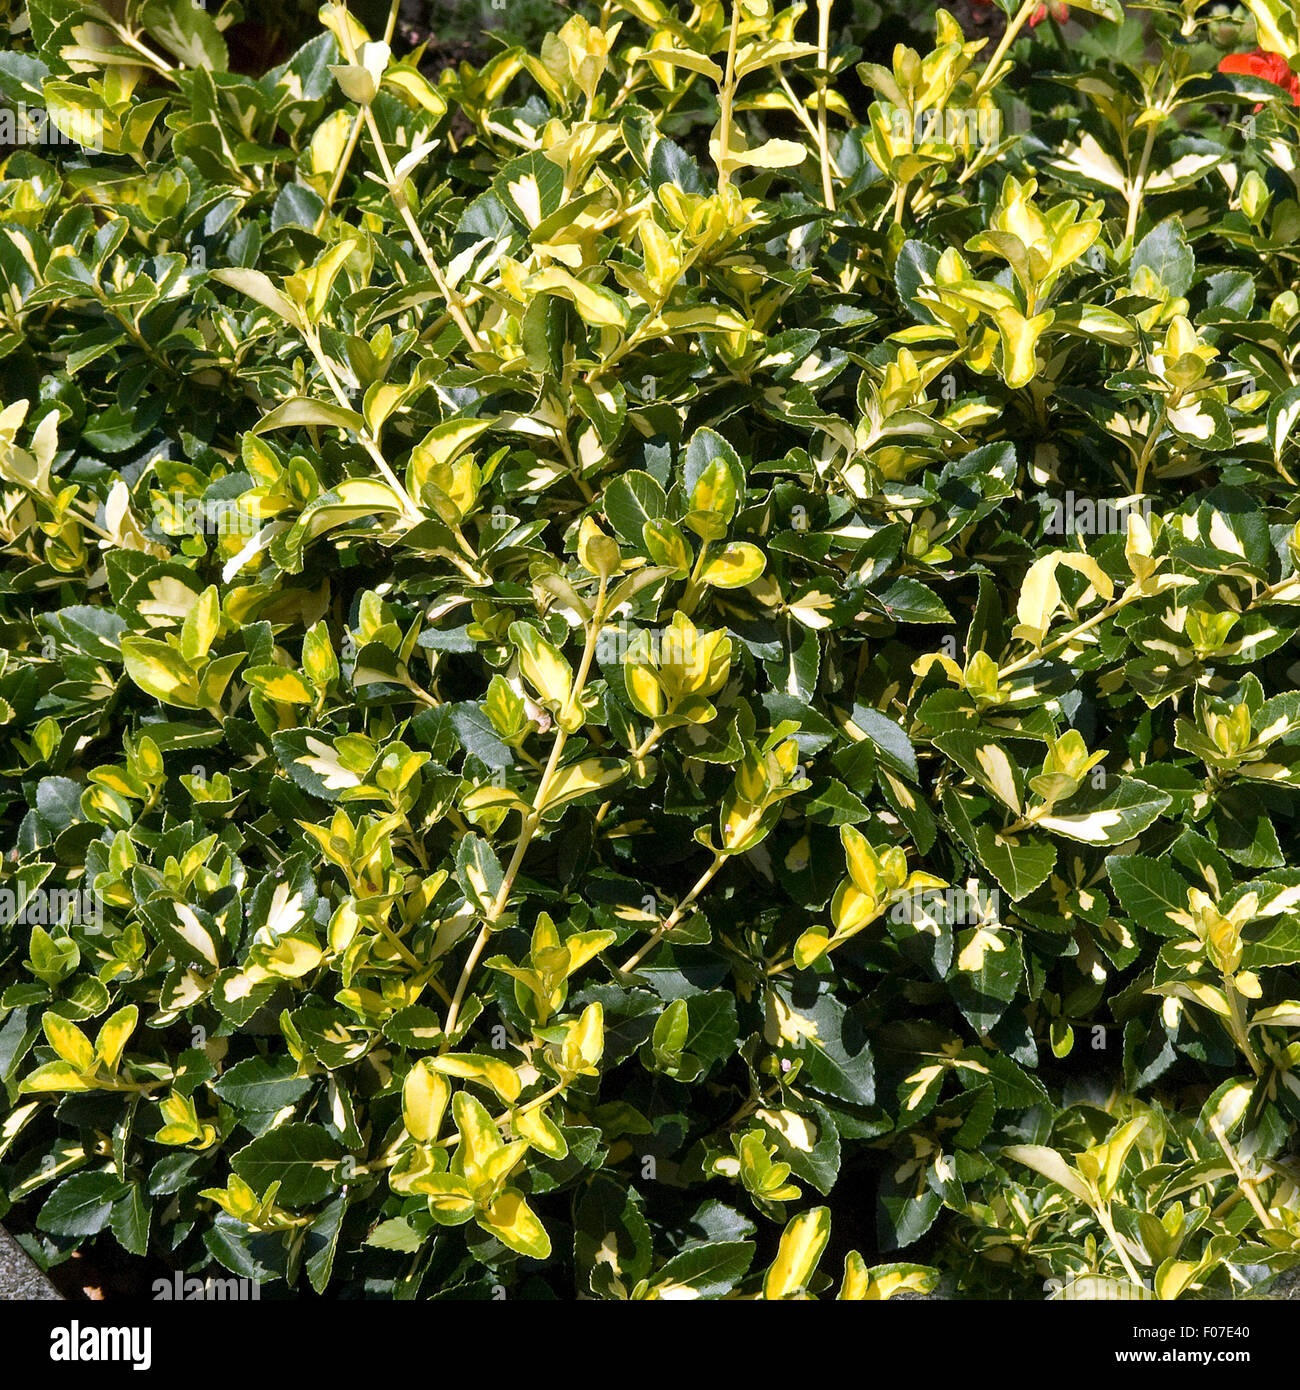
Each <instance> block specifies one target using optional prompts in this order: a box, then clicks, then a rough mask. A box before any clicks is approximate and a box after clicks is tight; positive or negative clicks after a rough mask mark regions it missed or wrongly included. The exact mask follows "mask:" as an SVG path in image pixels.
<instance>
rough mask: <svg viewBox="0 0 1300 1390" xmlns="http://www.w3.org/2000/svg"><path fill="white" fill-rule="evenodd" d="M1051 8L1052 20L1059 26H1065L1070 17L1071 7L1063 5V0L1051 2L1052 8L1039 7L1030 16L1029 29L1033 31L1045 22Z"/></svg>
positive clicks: (1052, 0) (1046, 6)
mask: <svg viewBox="0 0 1300 1390" xmlns="http://www.w3.org/2000/svg"><path fill="white" fill-rule="evenodd" d="M1049 8H1050V9H1051V11H1052V18H1053V19H1055V20H1056V22H1057V23H1058V24H1064V23H1065V21H1066V20H1067V19H1069V17H1070V7H1069V5H1064V4H1062V3H1061V0H1051V4H1050V6H1049V5H1039V7H1038V8H1037V9H1036V10H1035V11H1034V12H1033V14H1031V15H1030V16H1029V27H1030V28H1031V29H1033V28H1034V27H1035V26H1037V25H1039V24H1041V23H1042V22H1043V20H1045V19H1046V18H1047V11H1048V9H1049Z"/></svg>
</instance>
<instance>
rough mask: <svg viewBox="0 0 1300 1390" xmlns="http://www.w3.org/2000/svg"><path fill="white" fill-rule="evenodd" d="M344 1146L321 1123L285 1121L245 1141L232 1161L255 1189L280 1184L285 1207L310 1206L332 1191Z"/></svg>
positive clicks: (281, 1199) (260, 1189) (233, 1165)
mask: <svg viewBox="0 0 1300 1390" xmlns="http://www.w3.org/2000/svg"><path fill="white" fill-rule="evenodd" d="M342 1157H343V1149H342V1147H341V1146H340V1145H339V1143H338V1141H337V1140H335V1139H333V1138H331V1137H330V1135H329V1134H327V1133H326V1132H325V1130H323V1129H322V1128H321V1127H320V1126H319V1125H310V1124H297V1123H293V1124H286V1125H281V1126H280V1127H279V1129H273V1130H271V1131H269V1132H268V1133H266V1134H264V1135H262V1136H261V1137H260V1138H258V1139H254V1140H253V1142H252V1143H251V1144H245V1145H244V1147H243V1148H242V1149H240V1150H239V1151H238V1152H237V1153H235V1154H234V1155H233V1156H232V1157H231V1160H230V1166H231V1168H233V1169H234V1171H235V1173H236V1174H238V1176H239V1177H241V1178H243V1180H244V1181H245V1182H246V1183H247V1184H248V1185H249V1187H251V1188H252V1189H253V1191H254V1192H258V1193H261V1192H265V1191H266V1189H267V1188H268V1187H270V1185H271V1184H272V1183H273V1182H278V1183H279V1184H280V1190H279V1194H278V1197H277V1200H278V1201H279V1202H280V1203H281V1204H282V1205H284V1206H290V1207H309V1206H314V1205H315V1204H316V1203H318V1202H321V1201H323V1200H324V1199H325V1197H326V1196H327V1195H328V1194H329V1191H330V1188H331V1187H332V1186H333V1182H334V1172H335V1169H336V1168H337V1166H338V1163H339V1160H340V1159H341V1158H342Z"/></svg>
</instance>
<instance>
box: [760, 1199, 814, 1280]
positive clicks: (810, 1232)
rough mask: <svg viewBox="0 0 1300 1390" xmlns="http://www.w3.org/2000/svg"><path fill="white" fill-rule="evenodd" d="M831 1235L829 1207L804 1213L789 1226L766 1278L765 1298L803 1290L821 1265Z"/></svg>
mask: <svg viewBox="0 0 1300 1390" xmlns="http://www.w3.org/2000/svg"><path fill="white" fill-rule="evenodd" d="M830 1234H831V1213H830V1208H829V1207H814V1208H813V1209H812V1210H811V1211H805V1212H800V1214H799V1215H798V1216H796V1217H795V1218H794V1219H793V1220H792V1221H791V1222H790V1224H789V1225H788V1226H787V1227H786V1228H785V1232H784V1234H783V1235H782V1236H781V1245H780V1248H779V1249H778V1250H777V1254H776V1259H775V1260H774V1261H773V1263H772V1267H771V1269H769V1270H768V1271H767V1275H766V1277H765V1278H764V1280H763V1297H764V1298H766V1299H778V1298H789V1297H790V1296H791V1295H793V1294H797V1293H800V1292H802V1291H803V1290H804V1289H805V1288H806V1287H807V1285H808V1281H809V1280H810V1279H811V1278H812V1276H813V1272H814V1271H815V1270H816V1268H817V1261H818V1260H819V1259H820V1258H821V1253H822V1251H823V1250H824V1249H825V1248H826V1242H827V1241H828V1240H829V1239H830Z"/></svg>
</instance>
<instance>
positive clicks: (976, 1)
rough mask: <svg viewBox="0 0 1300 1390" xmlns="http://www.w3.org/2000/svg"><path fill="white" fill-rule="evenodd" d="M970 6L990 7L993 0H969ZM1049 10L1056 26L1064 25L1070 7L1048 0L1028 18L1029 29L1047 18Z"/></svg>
mask: <svg viewBox="0 0 1300 1390" xmlns="http://www.w3.org/2000/svg"><path fill="white" fill-rule="evenodd" d="M971 4H972V5H977V6H978V5H991V4H993V0H971ZM1049 8H1050V9H1051V11H1052V16H1053V18H1054V19H1055V20H1056V22H1057V23H1058V24H1064V23H1065V21H1066V20H1067V19H1069V17H1070V7H1069V5H1066V4H1064V3H1062V0H1049V3H1048V4H1044V5H1039V7H1038V8H1037V9H1036V10H1035V11H1034V12H1033V14H1031V15H1030V16H1029V27H1030V28H1031V29H1033V28H1034V27H1035V26H1036V25H1039V24H1041V23H1042V22H1043V20H1045V19H1046V18H1047V11H1048V9H1049Z"/></svg>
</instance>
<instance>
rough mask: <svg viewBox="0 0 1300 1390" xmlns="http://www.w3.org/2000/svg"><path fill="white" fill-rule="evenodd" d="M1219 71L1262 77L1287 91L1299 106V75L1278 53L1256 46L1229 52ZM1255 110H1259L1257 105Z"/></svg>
mask: <svg viewBox="0 0 1300 1390" xmlns="http://www.w3.org/2000/svg"><path fill="white" fill-rule="evenodd" d="M1219 71H1220V72H1226V73H1239V74H1240V75H1241V76H1243V77H1262V78H1263V79H1264V81H1265V82H1272V83H1273V84H1274V85H1275V86H1278V87H1281V88H1282V89H1283V90H1284V91H1286V92H1289V93H1290V95H1291V100H1292V101H1293V102H1294V103H1295V104H1296V105H1297V106H1300V76H1297V75H1296V74H1295V73H1294V72H1292V71H1291V69H1290V67H1289V66H1288V65H1287V61H1286V59H1285V58H1284V57H1283V56H1282V55H1281V54H1280V53H1269V52H1268V51H1267V49H1263V48H1257V49H1256V50H1255V51H1254V52H1253V53H1229V54H1228V56H1227V57H1226V58H1225V59H1224V60H1223V61H1222V62H1221V63H1220V64H1219ZM1255 110H1256V111H1258V110H1259V107H1258V106H1257V107H1256V108H1255Z"/></svg>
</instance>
